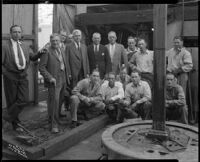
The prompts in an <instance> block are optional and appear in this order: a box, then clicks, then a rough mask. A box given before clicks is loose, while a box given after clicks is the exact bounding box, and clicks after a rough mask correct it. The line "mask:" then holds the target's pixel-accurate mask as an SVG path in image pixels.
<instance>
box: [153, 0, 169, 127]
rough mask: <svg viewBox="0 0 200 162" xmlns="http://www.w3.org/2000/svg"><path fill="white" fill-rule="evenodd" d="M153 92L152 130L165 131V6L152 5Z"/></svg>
mask: <svg viewBox="0 0 200 162" xmlns="http://www.w3.org/2000/svg"><path fill="white" fill-rule="evenodd" d="M153 20H154V21H153V22H154V29H155V30H154V38H153V39H154V41H153V42H154V84H153V85H154V86H153V87H154V90H153V91H154V92H153V111H152V116H153V129H155V130H160V131H164V130H165V72H166V70H165V69H166V68H165V67H166V65H165V64H166V63H165V48H166V36H167V30H166V29H167V5H164V4H156V5H154V18H153Z"/></svg>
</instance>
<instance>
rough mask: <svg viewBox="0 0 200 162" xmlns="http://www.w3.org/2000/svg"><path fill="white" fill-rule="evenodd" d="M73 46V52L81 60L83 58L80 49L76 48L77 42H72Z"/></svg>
mask: <svg viewBox="0 0 200 162" xmlns="http://www.w3.org/2000/svg"><path fill="white" fill-rule="evenodd" d="M72 48H73V51H74V52H73V53H74V55H75V56H76V58H77V59H79V60H81V58H80V57H81V56H80V54H79V52H78V50H77V49H76V46H75V43H72ZM81 53H82V52H81Z"/></svg>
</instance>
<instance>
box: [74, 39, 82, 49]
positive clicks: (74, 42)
mask: <svg viewBox="0 0 200 162" xmlns="http://www.w3.org/2000/svg"><path fill="white" fill-rule="evenodd" d="M74 43H75V46H76V49H78V45H79V48H81V43H80V42H78V45H77V42H75V41H74Z"/></svg>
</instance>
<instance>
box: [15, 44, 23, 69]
mask: <svg viewBox="0 0 200 162" xmlns="http://www.w3.org/2000/svg"><path fill="white" fill-rule="evenodd" d="M17 54H18V58H19V65H20V66H23V65H24V62H23V58H22V52H21V50H20V45H19V42H17Z"/></svg>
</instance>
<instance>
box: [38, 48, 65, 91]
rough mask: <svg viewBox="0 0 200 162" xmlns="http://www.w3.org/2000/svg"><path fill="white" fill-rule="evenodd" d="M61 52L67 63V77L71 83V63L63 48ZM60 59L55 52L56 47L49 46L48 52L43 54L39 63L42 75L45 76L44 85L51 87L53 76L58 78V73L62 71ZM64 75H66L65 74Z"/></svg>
mask: <svg viewBox="0 0 200 162" xmlns="http://www.w3.org/2000/svg"><path fill="white" fill-rule="evenodd" d="M60 50H61V54H62V57H63V62H64V65H65V70H64V72H65V77H66V83H68V84H69V63H68V61H67V60H66V57H65V55H64V51H63V50H62V49H60ZM60 64H61V63H60V60H59V58H58V56H57V54H56V52H55V50H54V49H52V48H51V47H49V48H48V49H47V53H46V54H44V55H42V57H41V59H40V63H39V70H40V73H41V75H42V76H43V77H44V86H45V87H51V86H52V84H50V80H51V78H55V79H56V80H57V78H58V73H59V72H60ZM63 77H64V76H63Z"/></svg>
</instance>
